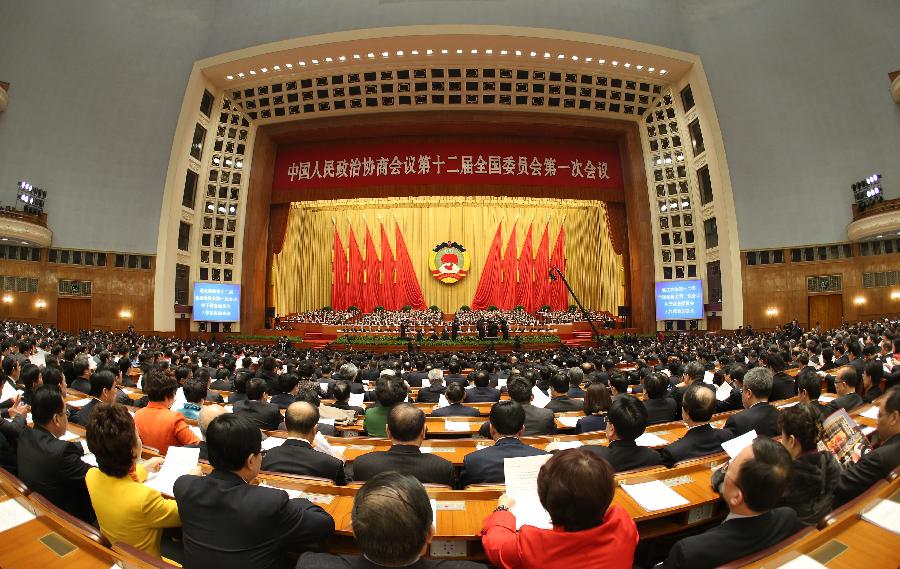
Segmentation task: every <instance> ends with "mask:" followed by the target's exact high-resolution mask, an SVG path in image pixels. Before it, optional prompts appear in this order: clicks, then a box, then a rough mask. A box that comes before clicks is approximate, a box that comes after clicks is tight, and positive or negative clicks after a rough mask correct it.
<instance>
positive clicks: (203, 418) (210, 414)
mask: <svg viewBox="0 0 900 569" xmlns="http://www.w3.org/2000/svg"><path fill="white" fill-rule="evenodd" d="M225 413H227V411H225V408H224V407H222V406H221V405H204V406H203V408H202V409H200V416H199V417H198V418H197V422H198V423H199V424H200V436H201V437H203V440H206V427H208V426H209V424H210V423H212V420H213V419H215V418H216V417H218V416H219V415H224V414H225Z"/></svg>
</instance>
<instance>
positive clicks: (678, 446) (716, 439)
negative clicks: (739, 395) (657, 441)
mask: <svg viewBox="0 0 900 569" xmlns="http://www.w3.org/2000/svg"><path fill="white" fill-rule="evenodd" d="M731 438H734V435H733V434H732V433H731V431H729V430H727V429H716V428H714V427H713V426H712V425H710V424H709V423H706V424H705V425H699V426H697V427H693V428H691V429H688V432H687V433H685V434H684V436H683V437H681V438H680V439H678V440H677V441H675V442H674V443H671V444H668V445H666V446H664V447H662V448H661V449H659V454H660V456H661V457H662V463H663V464H665V465H666V466H668V467H669V468H672V466H673V465H674V464H675V463H676V462H681V461H682V460H687V459H689V458H696V457H698V456H706V455H708V454H715V453H718V452H724V451H723V450H722V443H723V442H725V441H727V440H728V439H731Z"/></svg>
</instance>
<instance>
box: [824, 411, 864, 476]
mask: <svg viewBox="0 0 900 569" xmlns="http://www.w3.org/2000/svg"><path fill="white" fill-rule="evenodd" d="M822 427H823V429H824V434H823V436H822V441H821V442H820V443H819V446H820V448H821V450H829V451H831V452H832V453H833V454H834V456H835V458H837V459H838V462H840V463H841V466H845V467H846V466H848V465H849V464H852V463H855V462H856V461H858V460H859V459H860V458H861V457H862V455H864V454H865V453H867V452H869V451H870V450H872V445H870V444H869V441H868V439H866V437H865V435H864V434H863V432H862V429H861V428H860V426H859V425H858V424H857V423H856V421H854V420H853V419H851V418H850V415H848V414H847V411H845V410H843V409H840V410H838V411H835V412H834V413H832V414H831V415H829V416H828V418H826V419H825V421H823V422H822Z"/></svg>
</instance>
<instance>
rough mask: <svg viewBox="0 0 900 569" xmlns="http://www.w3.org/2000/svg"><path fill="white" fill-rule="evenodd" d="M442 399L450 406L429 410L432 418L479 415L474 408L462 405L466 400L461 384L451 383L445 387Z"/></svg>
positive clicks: (464, 390)
mask: <svg viewBox="0 0 900 569" xmlns="http://www.w3.org/2000/svg"><path fill="white" fill-rule="evenodd" d="M444 397H446V398H447V403H449V404H450V405H447V406H446V407H435V408H434V409H432V410H431V416H432V417H477V416H478V415H480V414H481V412H480V411H478V409H476V408H475V407H466V406H465V405H463V404H462V401H463V399H465V398H466V389H465V388H464V387H463V386H462V384H461V383H457V382H453V383H450V384H449V385H447V391H445V392H444Z"/></svg>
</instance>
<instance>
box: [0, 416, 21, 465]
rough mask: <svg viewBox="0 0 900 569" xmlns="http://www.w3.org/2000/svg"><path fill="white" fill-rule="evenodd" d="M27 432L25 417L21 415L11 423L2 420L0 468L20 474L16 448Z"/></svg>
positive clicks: (0, 424) (0, 422) (0, 426)
mask: <svg viewBox="0 0 900 569" xmlns="http://www.w3.org/2000/svg"><path fill="white" fill-rule="evenodd" d="M25 430H27V428H26V427H25V416H24V415H19V416H18V417H16V418H15V419H13V420H11V421H7V420H5V419H0V467H2V468H4V469H6V470H7V471H8V472H9V473H10V474H16V473H17V472H18V467H17V463H18V458H17V456H16V447H17V446H18V440H19V436H20V435H21V434H22V432H23V431H25Z"/></svg>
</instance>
